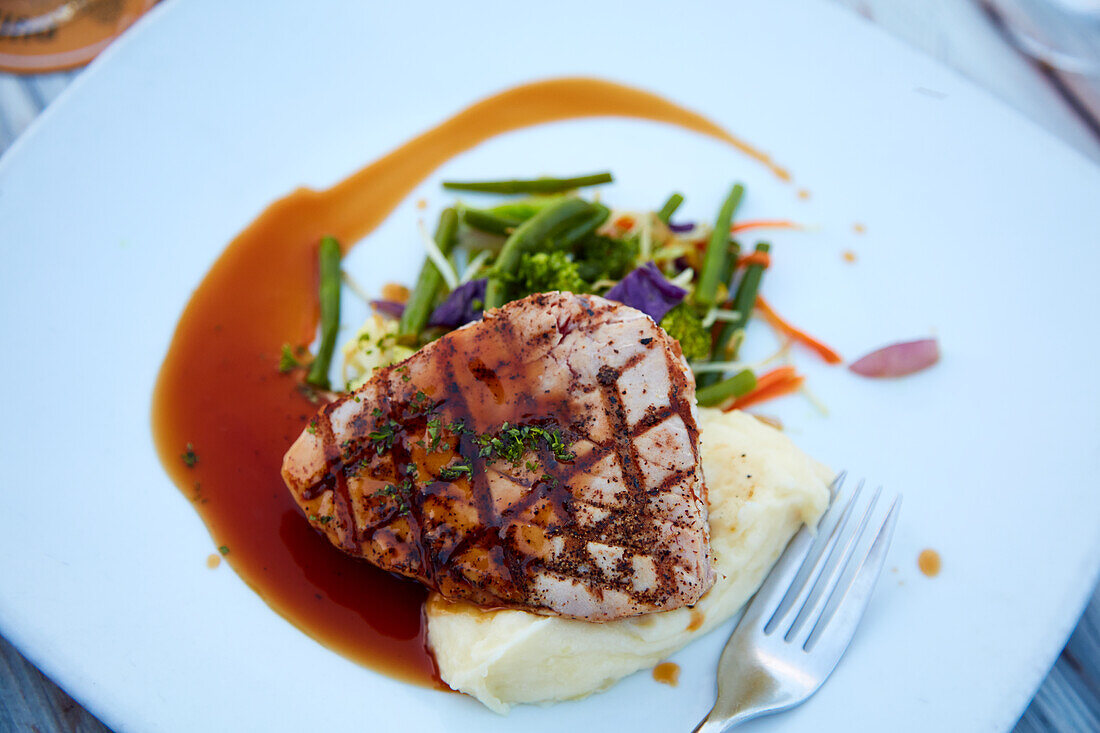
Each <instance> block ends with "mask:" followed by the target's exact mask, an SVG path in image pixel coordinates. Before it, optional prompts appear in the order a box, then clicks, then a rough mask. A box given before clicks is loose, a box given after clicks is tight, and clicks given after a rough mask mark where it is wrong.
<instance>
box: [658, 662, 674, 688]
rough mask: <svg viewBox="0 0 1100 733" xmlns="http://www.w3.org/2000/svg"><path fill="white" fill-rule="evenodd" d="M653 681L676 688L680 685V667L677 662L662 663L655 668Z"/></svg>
mask: <svg viewBox="0 0 1100 733" xmlns="http://www.w3.org/2000/svg"><path fill="white" fill-rule="evenodd" d="M653 679H655V680H657V681H658V682H660V683H661V684H662V685H668V686H669V687H675V686H676V685H678V684H679V683H680V665H678V664H676V663H675V662H661V663H660V664H658V665H657V666H656V667H654V668H653Z"/></svg>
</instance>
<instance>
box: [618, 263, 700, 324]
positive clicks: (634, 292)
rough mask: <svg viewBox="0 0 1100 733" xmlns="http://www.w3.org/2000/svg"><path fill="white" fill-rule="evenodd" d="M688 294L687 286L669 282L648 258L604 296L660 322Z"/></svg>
mask: <svg viewBox="0 0 1100 733" xmlns="http://www.w3.org/2000/svg"><path fill="white" fill-rule="evenodd" d="M685 295H687V291H686V290H684V289H683V288H681V287H680V286H678V285H673V284H672V283H670V282H669V281H668V280H666V279H665V276H664V275H662V274H661V271H660V270H658V269H657V266H656V265H654V264H653V263H652V262H647V263H645V264H644V265H642V266H641V267H639V268H637V269H635V270H633V271H632V272H630V274H628V275H627V276H626V277H624V278H623V279H622V280H620V281H619V282H618V284H616V285H615V287H613V288H611V290H608V291H607V293H606V294H605V295H604V297H605V298H607V299H608V300H617V301H619V302H620V303H622V304H623V305H629V306H630V307H631V308H637V309H638V310H640V311H641V312H642V313H645V314H646V315H647V316H649V317H650V318H652V319H653V320H655V321H657V322H658V323H660V322H661V319H662V318H664V317H665V315H666V314H667V313H668V312H669V311H670V310H672V308H673V307H674V306H677V305H679V304H680V303H681V302H683V300H684V296H685Z"/></svg>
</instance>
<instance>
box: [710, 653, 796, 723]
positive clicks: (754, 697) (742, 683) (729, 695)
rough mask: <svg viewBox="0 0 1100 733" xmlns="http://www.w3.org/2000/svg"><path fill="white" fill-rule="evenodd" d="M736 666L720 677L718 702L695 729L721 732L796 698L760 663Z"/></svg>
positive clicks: (788, 704)
mask: <svg viewBox="0 0 1100 733" xmlns="http://www.w3.org/2000/svg"><path fill="white" fill-rule="evenodd" d="M723 656H724V655H723ZM735 670H736V671H734V670H731V672H732V673H727V674H726V675H725V676H724V677H722V678H720V682H719V690H718V700H717V702H715V703H714V707H713V708H711V710H710V712H709V713H707V717H706V718H704V719H703V721H702V722H701V723H699V725H698V726H696V728H695V730H694V731H693V732H692V733H720V732H721V731H725V730H729V729H730V728H733V727H734V726H736V725H739V724H741V723H744V722H745V721H746V720H752V719H753V718H756V717H759V716H761V715H765V714H767V713H775V712H779V711H780V710H783V709H784V708H786V707H789V706H790V704H791V703H792V702H793V700H792V698H791V695H790V694H789V693H785V692H784V691H782V690H780V689H778V686H777V685H776V684H775V680H774V679H773V678H772V677H771V675H769V674H768V673H767V672H766V671H765V670H763V669H761V668H760V667H758V666H755V665H749V666H742V667H737V668H735Z"/></svg>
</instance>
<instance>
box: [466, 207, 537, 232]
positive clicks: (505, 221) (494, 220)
mask: <svg viewBox="0 0 1100 733" xmlns="http://www.w3.org/2000/svg"><path fill="white" fill-rule="evenodd" d="M462 221H464V222H465V223H466V226H468V227H471V228H472V229H477V230H478V231H481V232H488V233H490V234H503V235H505V236H507V235H508V234H511V233H512V230H513V229H515V228H516V227H518V226H519V225H520V224H522V223H523V220H522V219H512V218H510V217H505V216H499V215H497V214H495V213H493V212H492V211H491V210H487V209H463V210H462Z"/></svg>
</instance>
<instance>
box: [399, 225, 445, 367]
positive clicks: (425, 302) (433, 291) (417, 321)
mask: <svg viewBox="0 0 1100 733" xmlns="http://www.w3.org/2000/svg"><path fill="white" fill-rule="evenodd" d="M457 230H458V214H457V212H455V210H454V209H452V208H447V209H444V210H443V211H442V212H441V213H440V215H439V225H438V226H436V228H435V244H436V246H437V247H439V250H440V251H441V252H442V253H443V255H444V256H447V255H449V254H450V253H451V250H452V249H454V245H455V232H456V231H457ZM442 286H443V276H442V275H440V274H439V269H438V268H437V267H436V266H435V263H434V262H432V261H431V259H430V258H425V259H424V265H423V266H422V267H421V268H420V277H419V278H417V280H416V287H415V288H413V291H412V294H411V295H409V300H408V302H407V303H405V312H404V313H403V314H401V323H400V324H399V325H398V327H397V339H398V341H400V342H401V343H403V344H406V345H410V346H412V345H415V344H416V340H417V339H418V338H419V337H420V332H421V331H423V330H424V325H425V324H426V323H427V322H428V317H429V316H430V315H431V314H432V304H433V303H435V297H436V295H438V294H439V289H440V288H441V287H442Z"/></svg>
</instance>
